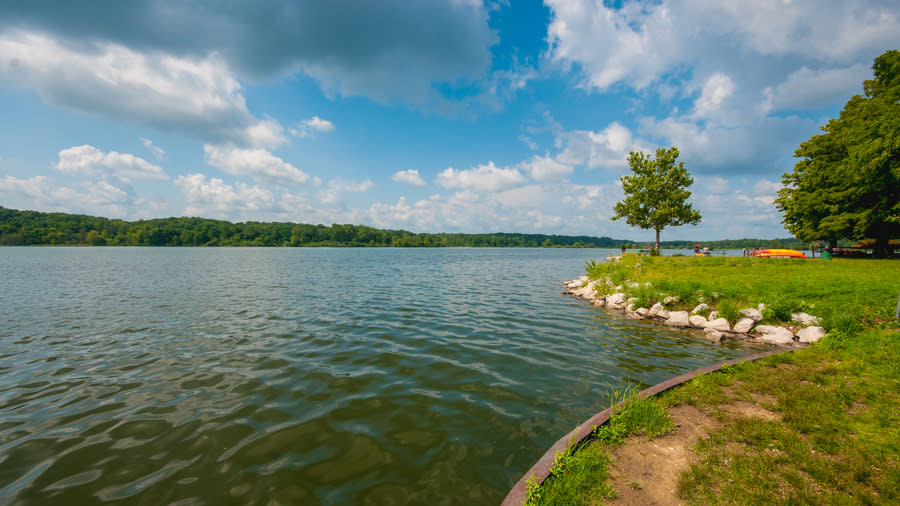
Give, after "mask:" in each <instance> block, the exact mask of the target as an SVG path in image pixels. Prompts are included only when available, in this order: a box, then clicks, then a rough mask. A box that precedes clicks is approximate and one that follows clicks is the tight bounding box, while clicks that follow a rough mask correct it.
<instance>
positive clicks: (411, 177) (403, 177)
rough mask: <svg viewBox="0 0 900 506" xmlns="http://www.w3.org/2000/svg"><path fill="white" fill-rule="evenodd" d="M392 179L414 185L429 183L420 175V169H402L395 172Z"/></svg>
mask: <svg viewBox="0 0 900 506" xmlns="http://www.w3.org/2000/svg"><path fill="white" fill-rule="evenodd" d="M391 179H393V180H394V181H396V182H398V183H408V184H411V185H413V186H425V185H427V184H428V183H426V182H425V180H424V179H422V176H420V175H419V170H418V169H409V170H401V171H399V172H395V173H394V175H393V176H391Z"/></svg>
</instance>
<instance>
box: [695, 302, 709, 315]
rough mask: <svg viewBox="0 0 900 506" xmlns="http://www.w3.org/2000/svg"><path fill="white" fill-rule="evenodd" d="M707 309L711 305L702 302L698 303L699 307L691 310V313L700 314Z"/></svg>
mask: <svg viewBox="0 0 900 506" xmlns="http://www.w3.org/2000/svg"><path fill="white" fill-rule="evenodd" d="M707 309H709V306H708V305H706V303H705V302H701V303H700V304H697V307H695V308H694V309H692V310H691V314H699V313H700V312H701V311H706V310H707Z"/></svg>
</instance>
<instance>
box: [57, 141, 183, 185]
mask: <svg viewBox="0 0 900 506" xmlns="http://www.w3.org/2000/svg"><path fill="white" fill-rule="evenodd" d="M55 167H56V168H57V169H59V170H61V171H62V172H65V173H67V174H75V175H81V176H92V177H104V176H107V175H109V176H113V177H115V178H117V179H119V180H120V181H125V182H128V181H131V180H133V179H159V180H166V179H169V176H167V175H166V173H165V171H163V169H162V167H160V166H158V165H153V164H152V163H150V162H148V161H146V160H144V159H143V158H139V157H136V156H134V155H131V154H128V153H117V152H115V151H110V152H109V153H104V152H102V151H100V150H99V149H97V148H95V147H93V146H90V145H87V144H85V145H83V146H73V147H71V148H68V149H64V150H62V151H60V152H59V161H58V162H56V165H55Z"/></svg>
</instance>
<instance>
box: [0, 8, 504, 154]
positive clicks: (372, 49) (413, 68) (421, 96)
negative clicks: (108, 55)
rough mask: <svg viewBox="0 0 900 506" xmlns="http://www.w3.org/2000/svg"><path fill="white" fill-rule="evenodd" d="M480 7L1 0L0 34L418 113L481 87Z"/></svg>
mask: <svg viewBox="0 0 900 506" xmlns="http://www.w3.org/2000/svg"><path fill="white" fill-rule="evenodd" d="M7 4H9V5H7ZM489 4H492V5H493V4H495V3H494V2H489ZM490 9H491V7H490V6H489V5H486V4H485V2H482V1H469V0H464V1H460V0H451V1H446V0H419V1H415V2H408V1H404V0H384V1H380V2H352V4H348V5H347V6H346V8H335V7H334V5H332V4H331V3H330V2H322V1H320V0H272V1H267V2H237V3H234V4H230V5H229V7H228V8H227V9H223V8H222V5H221V4H219V3H217V2H213V1H208V0H199V1H192V2H187V3H185V2H170V1H160V2H143V3H139V4H130V3H129V4H118V3H117V4H115V5H109V6H107V8H105V9H104V10H103V12H102V14H103V15H102V16H97V15H93V14H94V13H89V12H86V11H84V9H80V8H78V7H76V6H74V5H71V4H68V3H65V2H61V3H59V4H58V5H54V6H52V8H51V6H48V5H46V4H41V5H38V4H34V3H29V2H13V3H9V2H4V3H0V31H2V30H3V29H4V28H5V27H10V26H29V27H35V29H39V30H42V31H44V32H48V33H62V34H65V37H66V38H67V39H68V40H71V41H73V42H74V43H75V44H85V43H88V44H92V43H94V42H95V41H108V42H111V43H114V44H118V45H121V46H125V47H131V48H146V49H147V51H148V52H163V53H168V54H178V55H183V56H184V57H185V58H190V59H195V60H196V59H202V58H206V57H207V56H208V55H210V54H213V53H215V54H217V55H218V57H219V58H220V59H221V60H222V61H223V62H225V63H226V64H227V66H228V68H229V69H231V70H232V71H233V72H234V73H235V74H236V75H238V76H240V78H241V79H242V80H246V81H247V82H264V81H266V80H269V79H276V78H281V77H284V76H286V75H293V74H304V75H305V76H309V77H312V78H313V79H315V80H316V81H317V82H318V83H319V85H320V87H321V88H322V89H323V90H324V91H325V92H326V93H329V94H336V95H340V96H366V97H369V98H370V99H372V100H375V101H377V102H382V103H384V102H395V101H400V102H404V103H411V104H414V105H417V106H425V107H428V106H432V105H433V104H434V102H436V101H437V100H436V99H439V98H445V97H444V95H443V94H442V93H441V92H440V91H439V90H438V89H437V88H438V87H437V86H435V85H436V84H444V83H447V84H450V85H460V86H463V87H466V86H468V85H470V84H473V83H476V84H477V85H483V84H482V83H481V80H482V79H484V77H485V75H486V74H487V73H488V72H489V71H490V68H491V63H492V62H491V46H493V45H494V44H496V42H497V40H498V36H497V33H496V32H495V30H493V29H492V28H491V26H490V16H491V13H490ZM348 30H350V32H352V33H349V32H348ZM348 33H349V35H348ZM229 140H234V139H229ZM221 141H222V140H207V142H214V143H217V142H221Z"/></svg>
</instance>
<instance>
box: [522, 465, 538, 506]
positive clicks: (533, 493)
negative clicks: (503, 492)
mask: <svg viewBox="0 0 900 506" xmlns="http://www.w3.org/2000/svg"><path fill="white" fill-rule="evenodd" d="M525 491H526V492H527V493H528V497H526V498H525V505H526V506H530V505H533V504H539V503H540V502H541V484H540V482H538V480H537V476H535V475H534V473H531V476H529V477H528V481H527V482H525Z"/></svg>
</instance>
